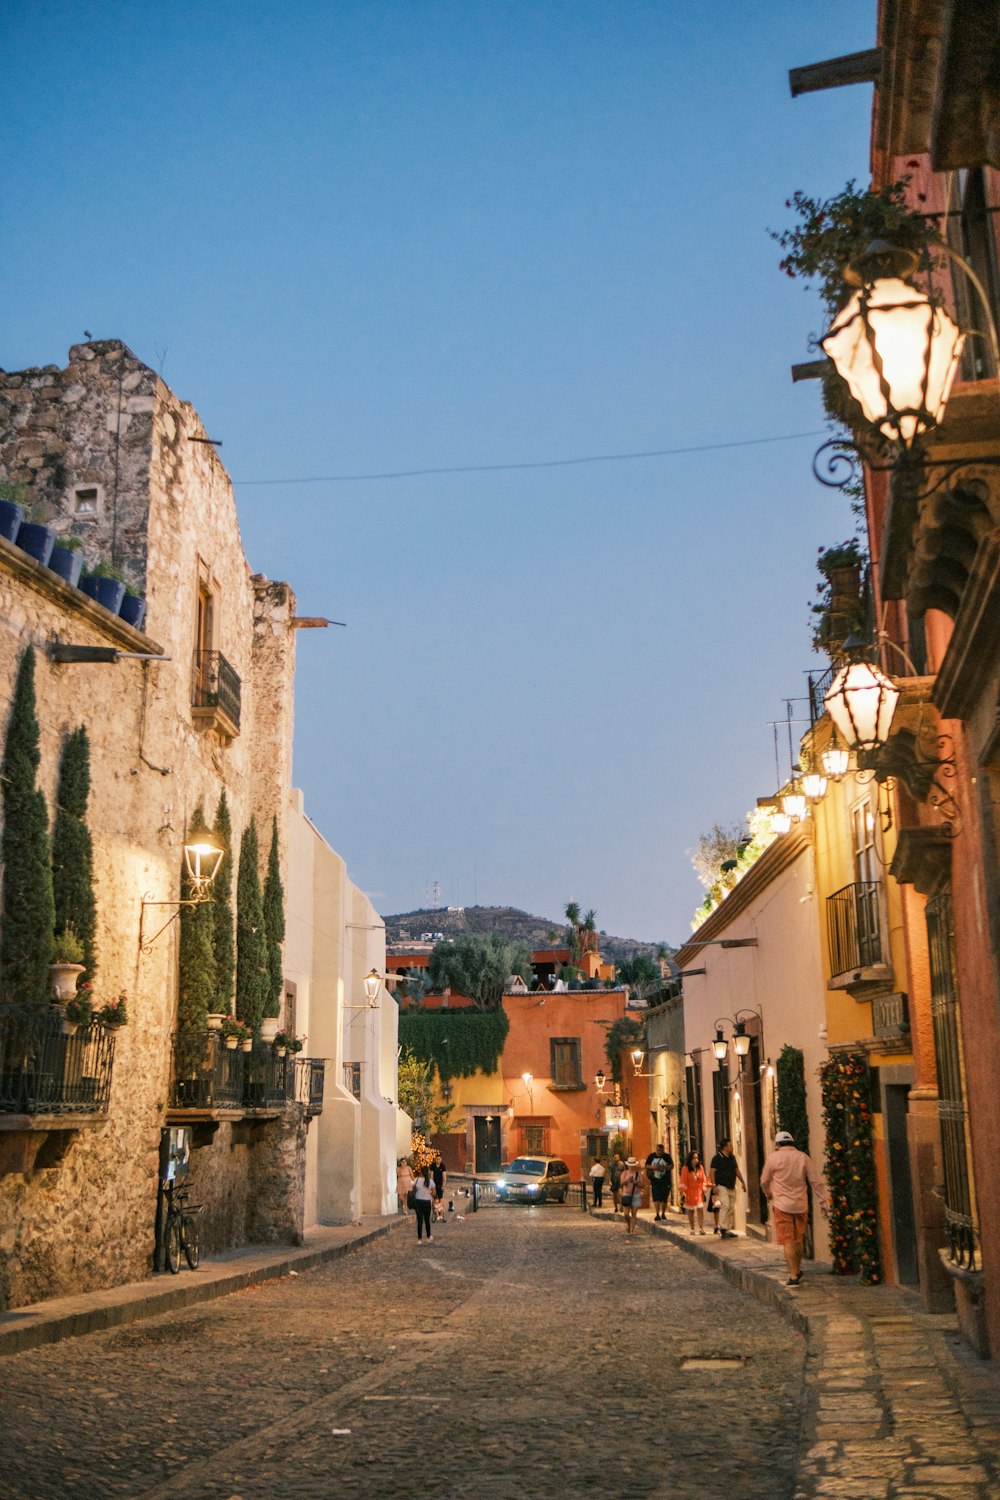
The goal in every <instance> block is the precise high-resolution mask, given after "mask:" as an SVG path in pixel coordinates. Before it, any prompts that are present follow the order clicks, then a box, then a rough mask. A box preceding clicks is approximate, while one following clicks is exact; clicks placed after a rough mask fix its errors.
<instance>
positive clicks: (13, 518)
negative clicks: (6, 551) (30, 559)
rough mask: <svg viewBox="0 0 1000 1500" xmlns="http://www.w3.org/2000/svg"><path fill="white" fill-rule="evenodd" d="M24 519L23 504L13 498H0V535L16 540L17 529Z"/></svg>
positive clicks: (9, 539)
mask: <svg viewBox="0 0 1000 1500" xmlns="http://www.w3.org/2000/svg"><path fill="white" fill-rule="evenodd" d="M23 520H24V506H23V505H18V504H17V502H16V501H14V500H0V536H2V537H5V538H6V540H7V541H8V542H16V541H17V531H18V527H19V526H20V524H21V522H22V521H23Z"/></svg>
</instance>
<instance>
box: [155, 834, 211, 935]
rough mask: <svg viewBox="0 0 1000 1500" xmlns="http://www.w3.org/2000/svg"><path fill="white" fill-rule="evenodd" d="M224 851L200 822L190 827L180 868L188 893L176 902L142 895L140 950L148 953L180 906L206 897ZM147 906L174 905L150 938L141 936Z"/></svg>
mask: <svg viewBox="0 0 1000 1500" xmlns="http://www.w3.org/2000/svg"><path fill="white" fill-rule="evenodd" d="M225 852H226V851H225V849H224V848H223V847H222V845H221V844H220V843H219V840H218V839H217V838H216V837H215V835H214V834H212V833H209V831H208V829H207V828H205V827H204V825H202V824H199V825H197V826H195V827H194V828H192V829H191V830H190V832H189V833H188V836H187V839H186V841H185V844H184V869H185V872H186V874H187V879H188V883H189V885H190V887H191V895H190V896H189V897H185V898H183V899H178V900H176V901H154V899H153V897H152V896H149V895H146V896H143V898H142V907H141V910H140V913H139V952H140V953H148V952H149V950H150V948H152V946H153V944H154V943H155V942H156V940H157V938H159V937H162V936H163V934H164V933H165V932H166V930H167V928H168V927H169V926H170V924H171V923H172V922H176V920H177V918H178V917H179V916H180V912H181V907H182V906H200V905H201V904H202V902H203V901H207V900H208V899H209V886H210V885H211V884H212V881H213V880H214V879H215V877H216V875H217V874H218V873H219V866H220V865H221V864H222V859H223V856H224V854H225ZM147 906H173V907H175V908H176V909H175V911H174V913H173V915H172V916H171V917H168V918H167V920H166V921H165V922H164V924H163V926H162V927H160V928H158V929H157V930H156V932H154V933H153V935H152V937H144V936H143V924H144V921H145V916H146V907H147Z"/></svg>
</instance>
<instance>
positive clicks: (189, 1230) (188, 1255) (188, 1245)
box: [181, 1219, 201, 1271]
mask: <svg viewBox="0 0 1000 1500" xmlns="http://www.w3.org/2000/svg"><path fill="white" fill-rule="evenodd" d="M181 1243H182V1244H183V1246H184V1258H185V1260H186V1261H187V1263H188V1265H189V1266H190V1267H191V1269H192V1271H197V1269H198V1262H199V1261H200V1260H201V1241H200V1240H199V1238H198V1220H197V1219H185V1220H184V1223H183V1225H182V1229H181Z"/></svg>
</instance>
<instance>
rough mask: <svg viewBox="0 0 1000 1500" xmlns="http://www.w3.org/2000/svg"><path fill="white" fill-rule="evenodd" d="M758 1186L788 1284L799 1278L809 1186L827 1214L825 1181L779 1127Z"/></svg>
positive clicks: (803, 1153)
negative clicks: (768, 1211) (768, 1210)
mask: <svg viewBox="0 0 1000 1500" xmlns="http://www.w3.org/2000/svg"><path fill="white" fill-rule="evenodd" d="M760 1185H761V1189H762V1190H763V1192H764V1194H765V1195H766V1197H767V1200H768V1202H769V1203H770V1205H771V1211H772V1217H773V1219H774V1237H775V1239H776V1240H777V1242H778V1244H779V1245H780V1246H781V1248H782V1250H783V1251H784V1252H785V1264H786V1265H787V1267H788V1285H789V1286H799V1285H800V1283H801V1281H802V1244H803V1239H804V1237H805V1232H806V1220H807V1219H808V1216H809V1191H808V1190H809V1188H810V1187H811V1188H812V1190H813V1192H814V1193H815V1195H816V1200H817V1202H818V1203H819V1206H820V1209H821V1210H822V1212H823V1213H824V1214H825V1213H826V1203H827V1199H826V1184H825V1183H824V1181H823V1179H822V1177H820V1176H819V1175H818V1174H817V1172H816V1169H815V1167H814V1166H813V1164H812V1162H811V1161H810V1160H809V1158H808V1156H807V1155H806V1153H805V1152H804V1151H799V1150H798V1149H797V1148H796V1145H795V1138H794V1136H792V1135H790V1134H789V1132H788V1131H787V1130H779V1131H778V1133H777V1135H776V1136H775V1137H774V1150H773V1151H772V1152H771V1154H770V1156H769V1157H768V1158H767V1160H766V1161H765V1163H764V1168H763V1171H762V1172H761V1174H760Z"/></svg>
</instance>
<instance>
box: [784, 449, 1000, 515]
mask: <svg viewBox="0 0 1000 1500" xmlns="http://www.w3.org/2000/svg"><path fill="white" fill-rule="evenodd" d="M863 463H867V465H868V468H869V469H870V470H871V472H872V473H873V474H892V475H894V476H895V477H896V478H897V479H898V480H902V481H903V482H904V483H905V486H906V498H907V500H908V501H909V502H910V503H911V504H913V505H920V504H922V502H923V501H925V500H929V499H930V497H931V496H932V495H936V494H937V493H938V492H939V491H940V490H943V489H946V488H948V486H949V485H950V484H951V482H952V481H953V480H954V479H955V478H956V477H957V476H958V475H959V474H961V473H962V472H963V470H966V469H978V468H997V467H1000V454H997V453H983V454H975V455H974V456H972V457H966V458H928V457H927V455H926V453H925V452H924V450H923V449H922V448H921V447H919V446H916V445H915V446H914V447H913V448H907V449H902V450H901V451H900V452H899V454H898V455H897V457H896V459H895V461H894V462H892V463H872V462H871V460H870V459H866V457H865V455H864V453H863V452H862V450H861V449H860V448H859V447H858V445H857V444H856V443H852V442H851V441H850V440H849V439H848V438H830V439H829V440H828V441H827V442H825V443H822V444H821V445H820V447H819V448H817V449H816V452H815V454H814V455H813V462H812V470H813V475H814V477H815V478H816V479H817V480H818V481H819V483H820V484H822V485H825V486H826V488H827V489H831V490H844V489H847V488H848V487H849V486H850V485H851V484H856V483H857V482H858V480H859V479H860V466H861V464H863ZM929 470H934V471H935V472H934V473H933V475H930V474H928V471H929Z"/></svg>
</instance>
